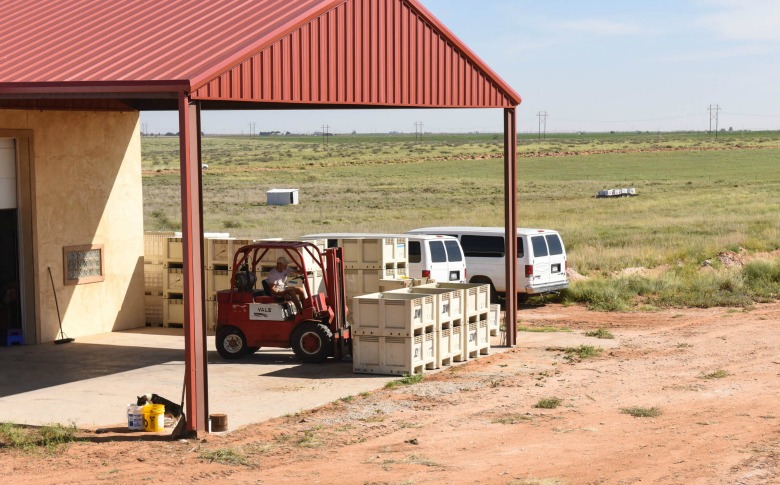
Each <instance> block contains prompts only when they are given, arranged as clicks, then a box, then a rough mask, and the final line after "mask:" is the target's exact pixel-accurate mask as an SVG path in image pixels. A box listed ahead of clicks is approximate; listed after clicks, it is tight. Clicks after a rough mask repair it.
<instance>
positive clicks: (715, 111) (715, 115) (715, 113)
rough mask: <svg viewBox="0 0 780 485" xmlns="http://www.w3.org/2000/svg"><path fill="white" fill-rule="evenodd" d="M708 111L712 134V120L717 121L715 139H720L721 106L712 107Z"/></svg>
mask: <svg viewBox="0 0 780 485" xmlns="http://www.w3.org/2000/svg"><path fill="white" fill-rule="evenodd" d="M707 110H708V111H709V112H710V133H712V120H715V138H716V139H717V138H718V111H720V105H717V104H716V105H715V106H713V105H710V106H709V108H707Z"/></svg>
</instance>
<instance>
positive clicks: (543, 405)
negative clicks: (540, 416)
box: [534, 397, 563, 409]
mask: <svg viewBox="0 0 780 485" xmlns="http://www.w3.org/2000/svg"><path fill="white" fill-rule="evenodd" d="M562 402H563V400H561V399H559V398H557V397H548V398H544V399H540V400H539V402H537V403H536V404H535V405H534V407H535V408H539V409H555V408H557V407H558V406H560V405H561V403H562Z"/></svg>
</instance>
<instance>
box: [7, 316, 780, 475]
mask: <svg viewBox="0 0 780 485" xmlns="http://www.w3.org/2000/svg"><path fill="white" fill-rule="evenodd" d="M520 316H521V318H522V324H523V325H525V326H529V327H550V326H553V327H561V328H564V327H565V328H567V329H570V331H571V332H575V333H580V334H581V333H583V332H585V331H587V330H594V329H597V328H604V329H606V330H608V331H609V332H611V333H612V335H613V336H614V339H613V340H602V339H598V338H595V337H594V338H592V339H589V344H590V345H592V346H593V347H604V348H605V350H603V351H602V352H601V354H600V355H596V356H592V357H587V358H580V357H578V354H576V353H573V352H567V351H566V348H565V347H560V346H554V345H550V346H544V345H536V346H533V347H529V346H524V345H523V342H524V341H529V340H531V338H532V337H533V336H534V335H538V334H531V333H525V332H523V333H521V335H520V337H519V339H518V341H519V342H520V346H519V347H518V348H516V349H512V350H509V351H506V352H503V353H497V354H494V355H490V356H487V357H483V358H480V359H477V360H474V361H472V362H469V363H467V364H465V365H458V366H455V367H452V368H450V369H447V370H444V371H442V372H440V373H438V374H433V375H430V376H426V378H425V380H424V381H423V382H421V383H418V384H413V385H410V386H401V387H397V388H393V389H382V390H379V391H376V392H373V393H370V394H367V395H360V396H353V397H346V398H345V399H342V400H340V401H337V402H334V403H332V404H330V405H328V406H325V407H323V408H319V409H316V410H313V411H311V412H306V413H299V414H296V415H289V416H286V417H283V418H278V419H273V420H270V421H267V422H263V423H259V424H255V425H251V426H249V427H246V428H243V429H240V430H237V431H235V432H232V433H230V434H228V435H226V436H209V437H207V438H206V439H205V440H202V441H194V440H190V441H187V442H183V441H182V442H171V441H164V440H154V439H153V437H149V436H142V435H140V434H138V433H136V434H128V433H121V432H116V433H106V434H94V433H91V432H86V433H84V437H85V438H86V441H84V442H80V443H74V444H71V445H69V446H68V447H67V449H65V450H64V451H61V452H59V453H55V454H50V455H45V454H40V453H31V452H22V451H11V450H8V449H0V482H2V483H100V482H104V481H106V482H113V483H122V484H124V483H133V484H138V483H192V482H198V481H201V482H203V483H227V482H230V483H265V484H277V483H324V484H329V483H334V484H335V483H339V484H352V483H356V484H363V483H369V484H370V483H376V484H433V483H437V484H438V483H484V484H493V483H496V484H545V485H553V484H601V483H604V484H631V483H640V482H641V483H663V484H721V483H727V484H771V483H780V400H778V395H780V333H779V332H778V322H780V303H774V304H768V305H757V306H756V307H754V308H752V309H750V310H748V311H742V310H735V309H724V308H719V309H708V310H689V309H686V310H666V311H662V312H656V313H594V312H589V311H587V310H584V309H583V308H581V307H561V306H557V305H548V306H546V307H542V308H538V309H524V310H522V311H521V312H520ZM552 398H556V399H557V400H559V401H560V404H559V405H558V406H557V407H554V408H551V409H545V408H539V407H536V406H537V405H538V404H540V401H541V400H547V401H548V403H551V404H554V403H555V401H554V400H553V399H552ZM629 411H630V412H632V413H634V414H657V415H656V416H647V417H634V416H633V415H632V414H628V412H629ZM212 459H213V460H217V461H221V462H223V463H219V462H217V461H211V460H212Z"/></svg>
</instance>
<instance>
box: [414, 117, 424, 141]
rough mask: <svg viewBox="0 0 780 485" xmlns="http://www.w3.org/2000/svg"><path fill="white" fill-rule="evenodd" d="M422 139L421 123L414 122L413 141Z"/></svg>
mask: <svg viewBox="0 0 780 485" xmlns="http://www.w3.org/2000/svg"><path fill="white" fill-rule="evenodd" d="M418 137H419V138H418ZM422 137H423V122H422V121H415V122H414V139H415V140H417V139H419V140H422Z"/></svg>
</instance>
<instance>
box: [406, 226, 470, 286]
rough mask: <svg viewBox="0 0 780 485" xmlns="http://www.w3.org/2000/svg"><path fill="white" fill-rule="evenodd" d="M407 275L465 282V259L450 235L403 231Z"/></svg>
mask: <svg viewBox="0 0 780 485" xmlns="http://www.w3.org/2000/svg"><path fill="white" fill-rule="evenodd" d="M406 236H407V237H408V239H409V244H408V246H407V248H406V252H407V257H408V265H409V276H410V277H411V278H428V279H430V280H433V281H438V282H450V283H465V282H466V278H467V275H466V258H465V257H464V255H463V249H462V248H461V246H460V243H459V242H458V239H457V238H455V237H451V236H440V235H426V234H406Z"/></svg>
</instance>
